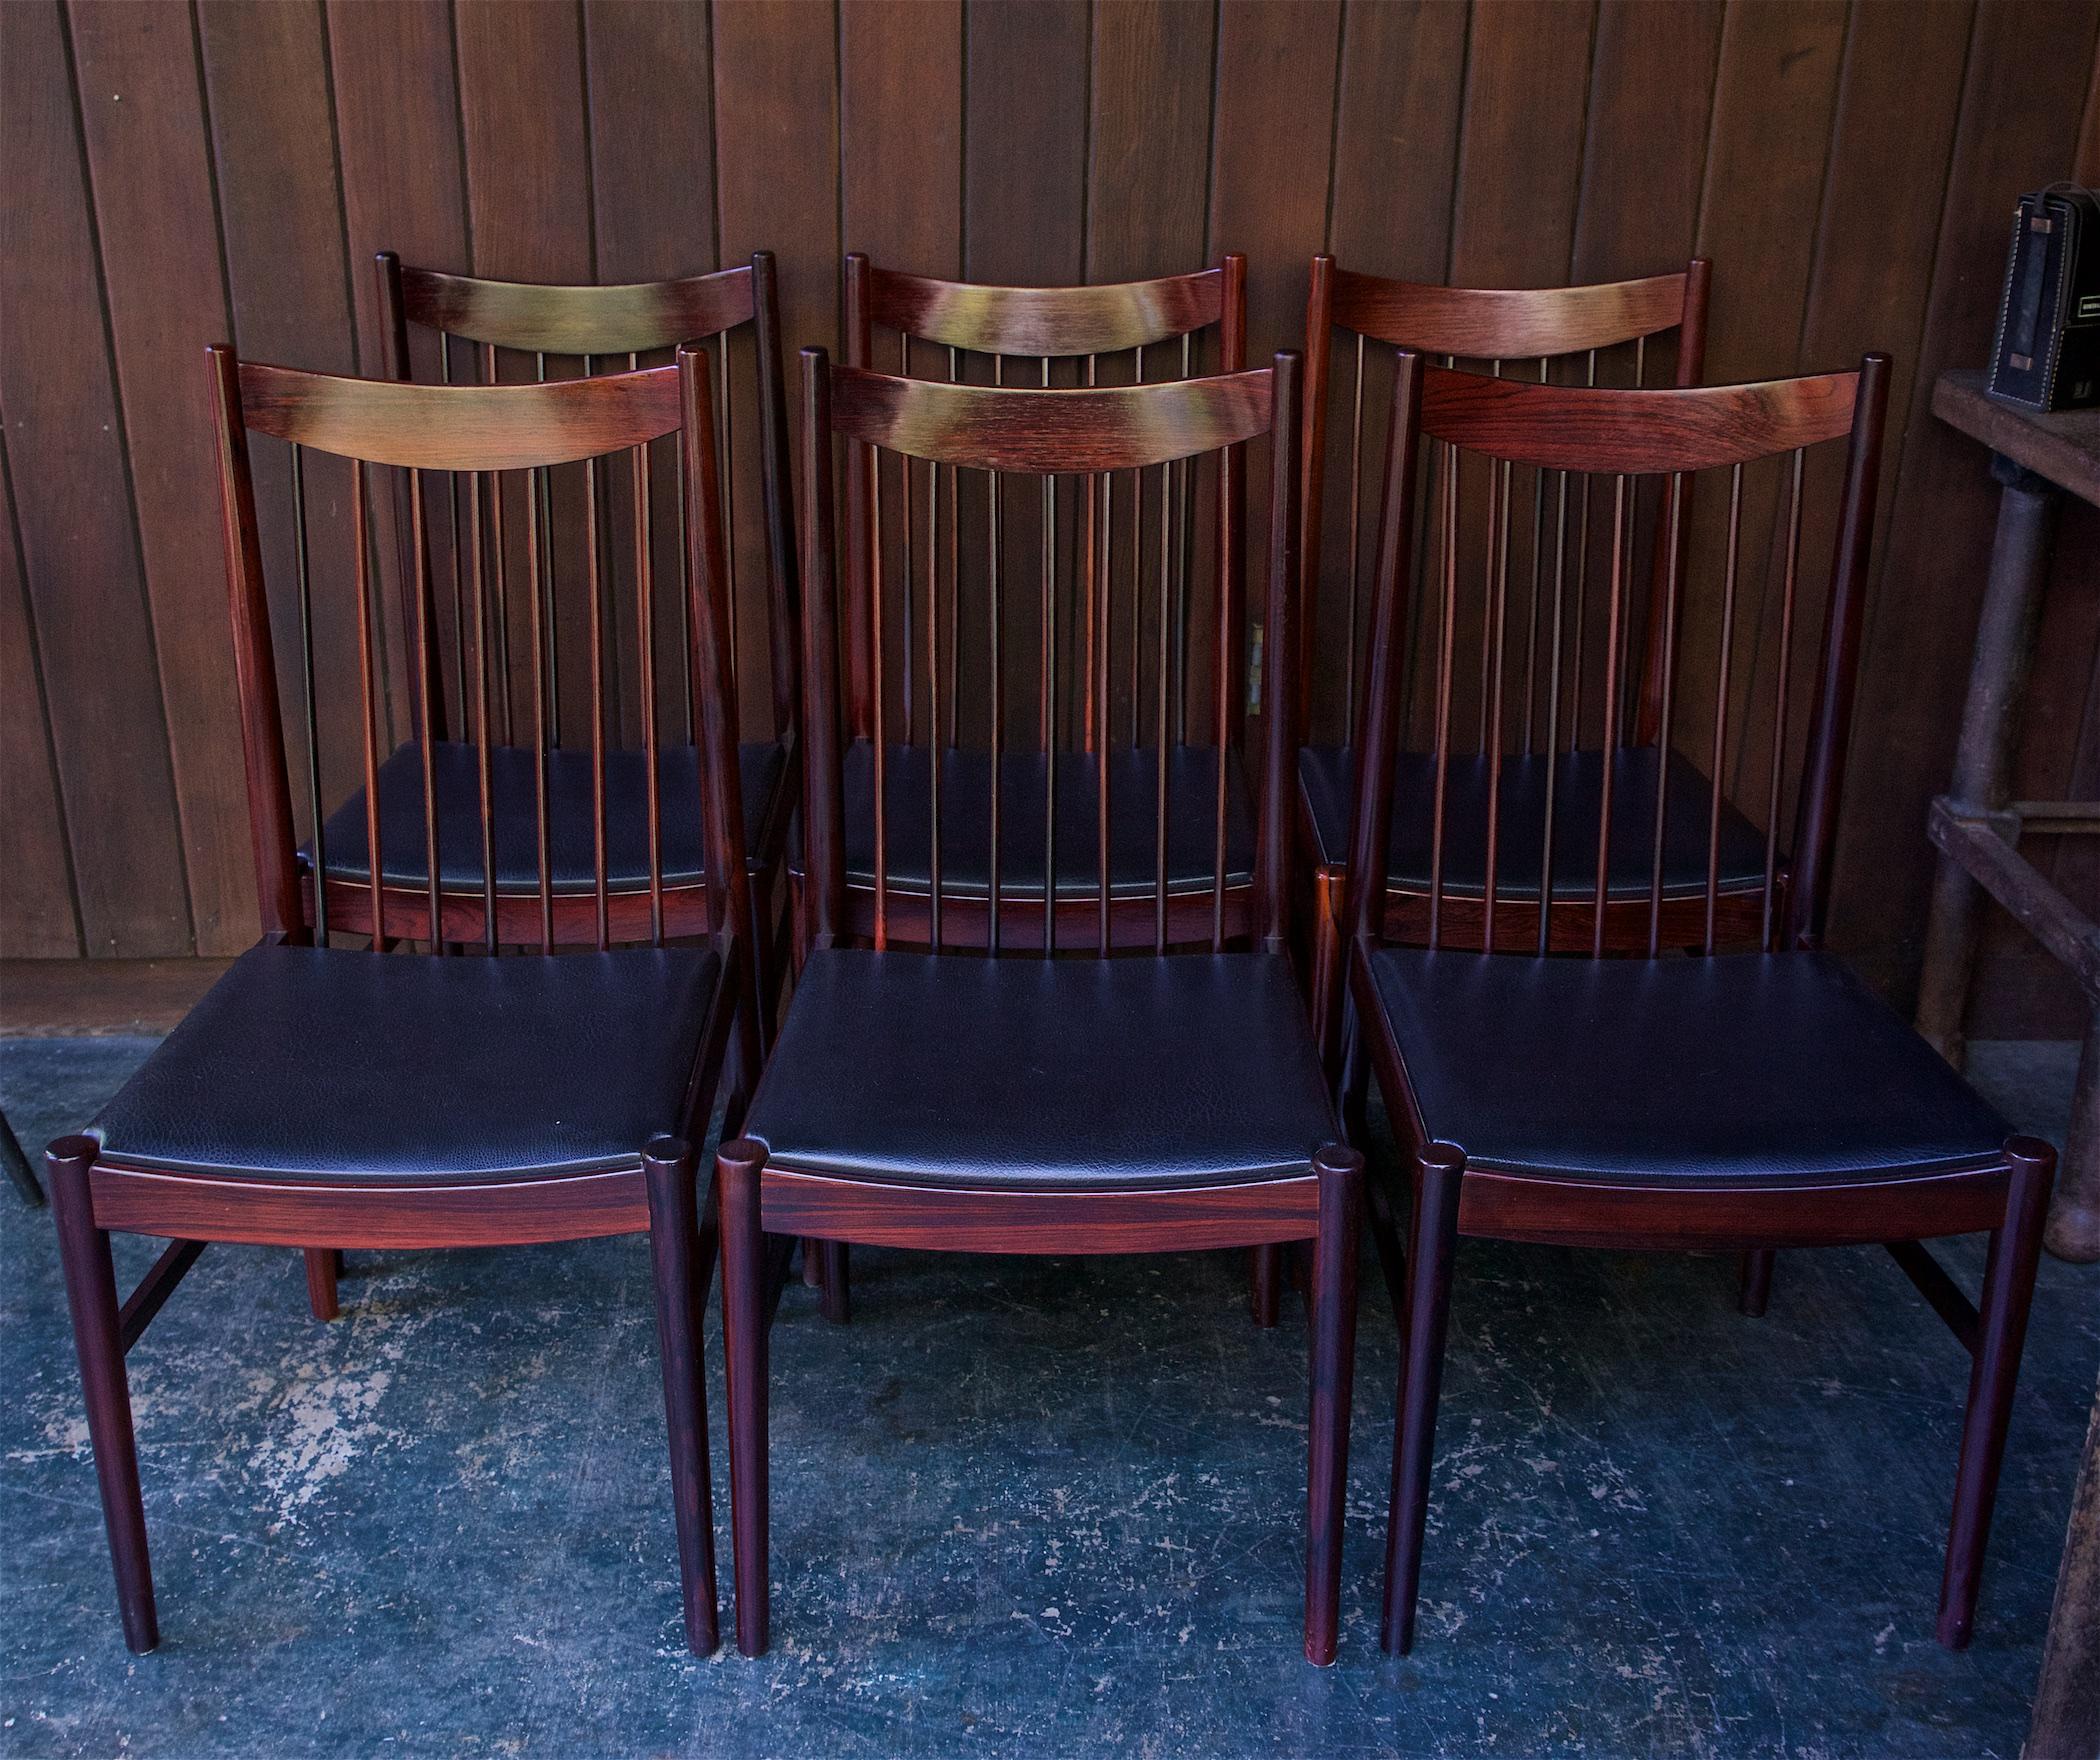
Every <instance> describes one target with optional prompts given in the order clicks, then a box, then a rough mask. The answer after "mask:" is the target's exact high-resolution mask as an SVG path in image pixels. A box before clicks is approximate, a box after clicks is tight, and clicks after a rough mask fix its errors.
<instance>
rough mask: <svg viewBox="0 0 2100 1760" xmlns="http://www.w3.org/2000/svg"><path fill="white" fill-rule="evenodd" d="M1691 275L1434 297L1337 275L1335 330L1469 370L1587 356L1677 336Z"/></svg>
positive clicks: (1435, 292)
mask: <svg viewBox="0 0 2100 1760" xmlns="http://www.w3.org/2000/svg"><path fill="white" fill-rule="evenodd" d="M1687 278H1688V274H1687V271H1685V270H1683V269H1679V270H1678V271H1676V272H1675V273H1674V274H1670V275H1649V276H1646V277H1644V278H1642V279H1640V280H1637V281H1608V282H1599V283H1597V284H1595V285H1593V286H1589V287H1524V288H1518V287H1436V286H1431V285H1429V284H1427V283H1423V282H1418V281H1391V280H1388V279H1386V278H1385V277H1384V276H1380V275H1360V274H1358V273H1357V272H1356V271H1354V270H1352V269H1341V268H1337V269H1336V270H1335V271H1334V321H1335V323H1337V324H1339V325H1342V326H1343V327H1345V328H1347V329H1350V330H1357V331H1361V332H1362V333H1363V334H1364V335H1366V336H1368V337H1370V338H1371V339H1372V340H1373V341H1376V342H1389V343H1392V344H1394V345H1395V346H1397V347H1400V348H1412V349H1417V350H1419V351H1420V352H1421V353H1423V354H1443V355H1454V356H1456V357H1458V358H1459V359H1461V360H1523V359H1527V358H1535V357H1538V356H1541V355H1557V354H1581V353H1583V352H1585V351H1586V350H1588V349H1592V348H1609V347H1611V346H1613V345H1614V344H1616V343H1621V342H1632V341H1634V340H1636V339H1637V338H1639V337H1643V336H1654V335H1656V334H1657V333H1659V332H1661V331H1664V330H1672V329H1675V328H1677V327H1678V326H1679V325H1680V324H1682V323H1683V322H1684V300H1685V283H1686V280H1687Z"/></svg>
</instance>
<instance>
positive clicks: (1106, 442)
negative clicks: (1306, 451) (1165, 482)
mask: <svg viewBox="0 0 2100 1760" xmlns="http://www.w3.org/2000/svg"><path fill="white" fill-rule="evenodd" d="M811 352H819V351H805V358H807V357H808V354H809V353H811ZM1272 377H1273V373H1272V369H1270V368H1268V367H1261V368H1257V369H1256V370H1254V371H1252V372H1244V373H1229V374H1223V375H1220V376H1218V377H1214V378H1207V379H1174V380H1168V381H1166V382H1164V383H1161V384H1157V385H1117V386H1108V387H1102V388H1099V389H1092V390H1049V391H1044V390H1036V389H1032V388H1031V389H1018V388H1011V387H1003V386H991V385H952V384H947V383H945V382H942V381H939V380H930V379H903V378H898V377H895V376H893V375H891V374H887V373H871V372H869V371H867V370H866V369H865V368H861V367H834V368H833V369H832V379H831V425H832V428H833V430H834V431H835V432H837V433H840V434H843V435H845V436H846V437H847V438H848V439H853V440H861V441H865V442H867V443H868V444H870V445H873V446H881V447H886V448H887V449H889V450H890V451H892V452H902V453H908V454H910V455H911V456H912V457H914V458H929V459H933V460H935V461H936V462H938V463H941V464H953V465H963V466H967V467H969V468H971V469H977V470H1012V471H1032V472H1037V473H1042V474H1051V473H1058V472H1063V473H1071V474H1078V473H1083V472H1087V471H1109V470H1128V469H1132V468H1134V467H1142V466H1145V465H1154V464H1163V463H1165V462H1166V461H1167V460H1169V459H1175V458H1189V457H1192V456H1194V455H1195V454H1197V453H1202V452H1213V451H1215V450H1217V449H1218V448H1219V447H1222V446H1231V445H1233V444H1235V443H1236V442H1238V441H1241V440H1247V439H1251V438H1252V437H1253V436H1254V435H1256V434H1261V433H1266V432H1267V431H1268V428H1269V421H1270V408H1271V404H1272V401H1273V396H1274V392H1273V388H1272V384H1271V380H1272Z"/></svg>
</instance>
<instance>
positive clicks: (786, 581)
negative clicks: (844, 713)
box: [722, 251, 802, 745]
mask: <svg viewBox="0 0 2100 1760" xmlns="http://www.w3.org/2000/svg"><path fill="white" fill-rule="evenodd" d="M751 318H752V325H753V330H754V340H755V342H756V346H757V350H758V437H759V446H760V448H761V449H762V452H763V457H764V465H763V467H762V468H761V469H760V471H759V480H760V484H761V488H762V491H763V494H764V496H765V513H766V564H767V570H766V573H767V586H768V589H769V596H770V599H771V607H772V619H771V622H772V628H771V629H770V630H769V631H768V636H769V638H770V641H771V654H772V662H773V732H774V735H775V737H776V738H778V739H780V740H782V741H783V742H785V743H787V744H789V745H792V744H793V743H794V740H795V733H796V729H797V727H798V725H799V723H800V719H801V696H802V687H801V682H800V670H801V657H800V656H799V655H798V654H797V653H796V651H795V648H796V642H795V630H796V626H797V620H798V619H799V617H800V615H801V601H802V591H801V586H800V583H799V582H798V580H797V579H796V569H795V497H794V470H793V466H792V464H791V463H790V460H789V449H788V415H787V379H786V374H785V372H784V370H783V368H782V366H781V362H780V289H779V275H778V271H777V270H776V268H775V265H774V261H773V253H772V252H771V251H753V252H752V253H751ZM728 347H729V343H728V339H727V338H726V337H725V338H724V339H723V342H722V348H723V350H724V352H725V353H726V352H727V350H728ZM733 489H734V485H732V490H733ZM723 536H724V541H725V542H727V540H728V534H727V533H725V534H724V535H723Z"/></svg>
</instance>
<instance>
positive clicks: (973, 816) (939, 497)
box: [804, 255, 1268, 952]
mask: <svg viewBox="0 0 2100 1760" xmlns="http://www.w3.org/2000/svg"><path fill="white" fill-rule="evenodd" d="M1244 279H1245V264H1244V261H1243V259H1240V258H1238V257H1228V258H1226V259H1225V260H1224V262H1223V263H1222V264H1221V265H1220V266H1219V267H1218V268H1215V269H1210V270H1205V271H1203V272H1202V273H1200V274H1195V275H1185V276H1175V277H1169V278H1166V279H1162V280H1157V281H1147V282H1134V283H1125V284H1122V285H1118V286H1107V287H1059V288H1021V287H984V286H972V285H967V284H963V283H956V282H945V281H935V280H931V279H928V278H925V277H920V276H912V275H904V274H899V273H897V272H894V271H888V270H881V269H877V268H875V267H874V266H872V265H871V264H869V263H868V261H867V259H866V258H865V257H862V256H858V255H855V256H852V257H849V258H848V259H847V279H846V300H847V323H846V333H847V338H848V354H849V364H848V365H846V366H844V367H842V368H839V369H836V370H835V371H832V372H831V373H830V377H829V378H828V379H824V378H823V376H822V375H819V377H820V379H822V387H821V388H822V389H823V390H824V391H825V392H826V393H827V395H830V396H832V398H833V400H834V401H833V403H832V405H831V406H830V408H831V413H830V414H829V415H825V416H819V417H817V418H814V419H817V420H819V421H824V422H835V423H836V431H837V433H838V434H839V435H840V437H841V438H842V439H843V441H844V443H845V444H844V461H845V469H846V500H845V519H846V522H847V529H846V543H845V545H844V555H845V574H846V579H845V589H844V598H845V613H844V619H843V624H842V628H843V631H844V639H845V645H846V650H847V653H846V664H845V668H844V670H845V674H846V678H845V689H846V695H845V698H844V717H845V719H844V726H845V727H846V728H847V729H848V730H850V733H851V735H852V739H851V742H850V744H849V745H848V746H847V747H846V748H844V752H843V758H842V769H841V771H840V774H839V791H840V800H839V813H840V821H839V823H840V838H841V846H842V849H843V851H844V856H843V867H844V873H845V890H844V892H843V893H842V894H840V895H839V896H838V897H837V898H835V899H830V900H826V901H823V902H822V903H821V904H820V905H818V906H816V907H815V908H819V909H821V910H822V911H823V912H825V913H827V921H826V926H825V929H824V931H823V932H825V933H834V934H843V935H850V936H860V937H866V938H870V939H873V940H874V941H875V942H876V944H877V945H883V946H886V945H889V944H891V943H892V942H894V941H905V942H911V943H914V944H919V945H936V946H941V947H951V946H964V947H971V946H974V947H982V948H987V949H989V950H991V951H995V952H996V951H1002V950H1015V949H1023V948H1026V949H1034V950H1038V951H1057V950H1065V951H1069V950H1071V949H1073V948H1076V947H1078V946H1080V945H1082V944H1084V943H1087V942H1091V943H1092V944H1093V945H1094V946H1095V947H1096V948H1097V949H1100V948H1108V947H1131V948H1140V947H1143V948H1151V947H1156V946H1160V945H1164V944H1168V943H1175V944H1178V943H1182V942H1189V941H1218V940H1233V941H1238V940H1243V939H1244V938H1245V937H1246V936H1247V935H1248V934H1249V933H1251V932H1253V929H1254V921H1253V916H1252V915H1251V914H1250V907H1251V900H1252V897H1253V889H1254V874H1253V871H1252V866H1251V864H1252V861H1253V845H1254V837H1253V827H1252V816H1251V802H1250V793H1251V789H1250V779H1249V778H1248V777H1247V776H1246V768H1247V766H1246V764H1245V763H1244V761H1243V753H1242V749H1241V748H1242V744H1243V736H1244V733H1245V709H1246V704H1245V696H1246V691H1245V672H1244V665H1245V663H1244V660H1243V659H1242V656H1243V655H1244V654H1245V651H1246V647H1247V633H1246V617H1245V573H1244V561H1243V556H1242V552H1243V549H1244V544H1245V513H1244V502H1245V484H1244V470H1245V463H1244V458H1243V443H1244V441H1245V439H1246V438H1248V437H1249V436H1250V435H1251V434H1253V433H1256V432H1260V431H1263V429H1264V428H1265V425H1266V420H1267V416H1266V411H1267V407H1268V405H1267V401H1266V398H1267V393H1266V391H1265V390H1263V389H1260V388H1262V387H1266V385H1267V383H1268V379H1267V371H1268V370H1267V369H1263V370H1262V372H1260V373H1257V374H1247V373H1244V372H1243V371H1242V370H1241V363H1242V359H1243V355H1244V348H1245V323H1244V299H1243V287H1244ZM1208 326H1215V327H1217V329H1218V331H1219V342H1218V355H1219V364H1220V366H1221V367H1222V369H1223V373H1222V375H1221V376H1220V377H1219V378H1218V380H1217V382H1216V383H1215V384H1211V383H1210V382H1209V381H1207V380H1203V379H1200V378H1196V377H1193V374H1194V369H1195V368H1196V367H1197V366H1200V365H1204V364H1206V363H1205V362H1204V360H1203V357H1202V354H1201V353H1200V352H1199V347H1198V344H1199V337H1198V333H1199V332H1200V331H1202V330H1203V329H1204V328H1205V327H1208ZM878 327H880V328H882V329H884V330H894V331H895V332H896V333H897V338H898V343H897V346H898V353H897V365H898V366H899V367H900V368H904V369H907V371H906V372H904V373H900V374H898V375H894V376H891V375H882V374H877V373H875V372H874V371H873V370H872V367H871V366H870V365H869V364H867V363H870V362H871V361H872V360H873V358H874V356H875V354H876V352H877V350H876V347H875V343H874V341H873V338H874V335H875V332H876V330H877V328H878ZM915 341H917V342H919V343H921V344H923V345H931V346H933V347H936V348H938V349H939V350H941V351H944V353H945V356H946V364H947V377H946V379H945V380H932V379H914V378H912V377H910V376H909V373H908V369H909V368H910V367H912V366H913V365H914V364H915V358H916V357H915V356H914V354H913V344H914V342H915ZM1161 344H1178V347H1172V348H1170V349H1169V351H1168V352H1169V356H1170V359H1169V361H1168V363H1167V367H1168V372H1167V373H1166V374H1165V375H1163V374H1162V370H1161V363H1160V361H1159V360H1158V350H1159V347H1160V345H1161ZM1148 351H1151V352H1150V353H1149V354H1148ZM1117 357H1120V358H1117ZM1176 357H1178V362H1179V367H1180V372H1179V374H1175V373H1173V372H1172V367H1173V365H1174V360H1175V358H1176ZM805 358H807V357H805ZM1022 363H1025V371H1023V370H1022ZM812 370H814V369H812ZM1060 375H1062V381H1063V382H1062V383H1061V382H1060ZM987 378H988V379H989V380H990V381H991V382H990V383H981V382H979V381H981V380H984V379H987ZM1074 379H1077V380H1078V381H1079V383H1077V384H1073V383H1071V382H1070V381H1072V380H1074ZM1016 380H1019V381H1020V383H1019V384H1016V382H1015V381H1016ZM1160 383H1166V384H1169V385H1174V384H1180V383H1187V384H1204V385H1207V386H1208V387H1209V388H1207V389H1204V390H1202V391H1192V392H1190V393H1189V394H1188V399H1187V401H1185V402H1173V403H1171V405H1169V404H1163V403H1158V402H1154V401H1152V400H1149V399H1147V398H1145V397H1144V396H1142V395H1133V394H1135V393H1141V392H1142V390H1143V389H1144V388H1145V387H1148V386H1153V385H1157V384H1160ZM944 384H952V385H954V386H956V387H958V388H959V389H958V390H957V391H956V392H955V394H954V395H953V396H952V397H949V398H942V397H935V396H932V395H930V394H929V393H928V392H925V391H920V390H916V389H914V387H915V386H941V385H944ZM834 388H836V389H835V390H834ZM1045 388H1050V389H1051V390H1053V391H1055V392H1056V393H1057V395H1052V396H1049V397H1047V398H1038V397H1031V396H1024V395H1022V392H1023V390H1024V389H1025V390H1028V391H1031V392H1033V393H1038V394H1039V393H1041V392H1042V391H1043V390H1044V389H1045ZM806 395H807V392H806ZM1170 407H1171V410H1172V412H1173V413H1172V414H1171V416H1169V415H1167V414H1164V413H1154V412H1164V411H1166V410H1168V409H1169V408H1170ZM810 419H812V418H811V416H810V414H809V411H808V409H807V407H805V421H808V420H810ZM1038 419H1040V420H1043V421H1046V422H1049V423H1051V424H1053V425H1052V426H1050V427H1048V428H1046V429H1045V430H1044V432H1043V434H1042V435H1041V436H1040V437H1038V439H1037V440H1036V441H1035V442H1034V443H1033V444H1031V442H1030V440H1029V438H1028V437H1027V436H1026V435H1025V434H1024V432H1023V431H1022V424H1024V423H1026V422H1028V421H1033V420H1038ZM1141 421H1142V422H1146V423H1149V424H1152V427H1149V428H1148V429H1147V430H1146V431H1147V432H1153V431H1157V432H1158V433H1160V434H1161V435H1162V436H1163V437H1164V436H1166V435H1169V434H1171V435H1172V437H1173V440H1172V444H1171V445H1169V444H1167V442H1166V441H1165V439H1164V438H1163V439H1162V450H1161V455H1160V456H1158V457H1156V458H1155V457H1153V456H1152V455H1151V453H1150V452H1149V451H1148V450H1147V449H1146V446H1145V445H1144V444H1143V443H1142V441H1141V440H1140V438H1139V437H1138V436H1137V435H1136V434H1134V433H1130V432H1126V429H1127V428H1128V427H1129V425H1130V424H1132V423H1137V422H1141ZM1160 424H1165V425H1164V426H1161V425H1160ZM1066 439H1071V440H1073V441H1075V442H1076V441H1079V440H1081V439H1083V440H1084V441H1085V443H1086V447H1088V448H1091V449H1092V452H1093V454H1094V455H1095V456H1097V457H1098V459H1099V461H1100V462H1099V463H1098V465H1095V466H1092V467H1087V466H1085V465H1084V464H1083V463H1082V466H1081V468H1072V467H1071V466H1069V465H1067V464H1065V463H1064V462H1063V459H1064V457H1065V456H1066V455H1065V454H1062V453H1059V452H1058V451H1057V447H1058V445H1059V444H1060V443H1061V442H1062V441H1064V440H1066ZM1184 439H1186V440H1187V442H1188V444H1186V445H1182V444H1181V441H1182V440H1184ZM1081 450H1084V449H1083V448H1082V449H1081ZM820 462H823V463H825V467H826V470H827V471H828V461H820ZM1015 478H1020V479H1022V480H1020V481H1014V480H1013V479H1015ZM827 481H828V477H815V478H813V479H812V493H821V492H824V490H825V487H826V483H827ZM1016 503H1019V504H1021V505H1023V506H1032V507H1033V508H1034V509H1036V510H1037V515H1038V521H1039V523H1038V527H1037V536H1038V538H1039V540H1040V541H1039V545H1038V546H1037V547H1038V550H1039V558H1038V566H1037V567H1036V568H1035V569H1034V570H1032V571H1030V572H1032V573H1033V574H1034V575H1035V579H1034V580H1033V581H1028V580H1025V579H1023V580H1018V581H1017V580H1014V579H1013V578H1012V577H1013V575H1014V574H1015V573H1016V572H1017V571H1016V570H1015V569H1014V568H1013V566H1012V565H1013V561H1014V557H1013V555H1012V545H1011V543H1010V542H1009V538H1008V528H1009V519H1010V516H1009V512H1008V510H1009V509H1010V508H1011V507H1013V506H1014V505H1015V504H1016ZM1199 512H1201V513H1203V514H1204V515H1205V516H1206V518H1205V525H1206V526H1207V532H1206V533H1205V534H1203V535H1202V538H1201V541H1198V534H1196V533H1195V532H1194V530H1193V526H1194V522H1195V521H1196V519H1197V517H1198V514H1199ZM1126 540H1127V541H1126ZM825 554H826V556H827V557H828V554H829V552H828V548H827V549H826V551H825ZM817 565H818V564H817V562H816V561H815V560H814V559H813V558H809V557H805V560H804V569H805V571H807V570H808V569H809V568H811V567H813V566H817ZM878 728H879V729H880V730H881V733H880V736H879V737H878V736H877V734H876V730H877V729H878ZM1221 757H1222V761H1221ZM811 762H812V776H813V777H814V775H815V772H816V769H817V768H818V767H821V766H822V765H823V764H824V763H825V762H827V759H826V758H825V756H824V754H823V753H822V752H813V755H812V760H811ZM1104 778H1105V779H1106V780H1105V781H1104ZM900 784H902V788H901V790H900ZM813 787H814V783H813ZM814 810H815V809H814V807H813V808H812V811H813V812H814ZM820 835H821V833H813V839H814V837H816V836H820ZM816 859H817V858H816V854H815V844H814V841H813V843H812V855H811V860H812V862H813V863H814V862H815V860H816Z"/></svg>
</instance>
